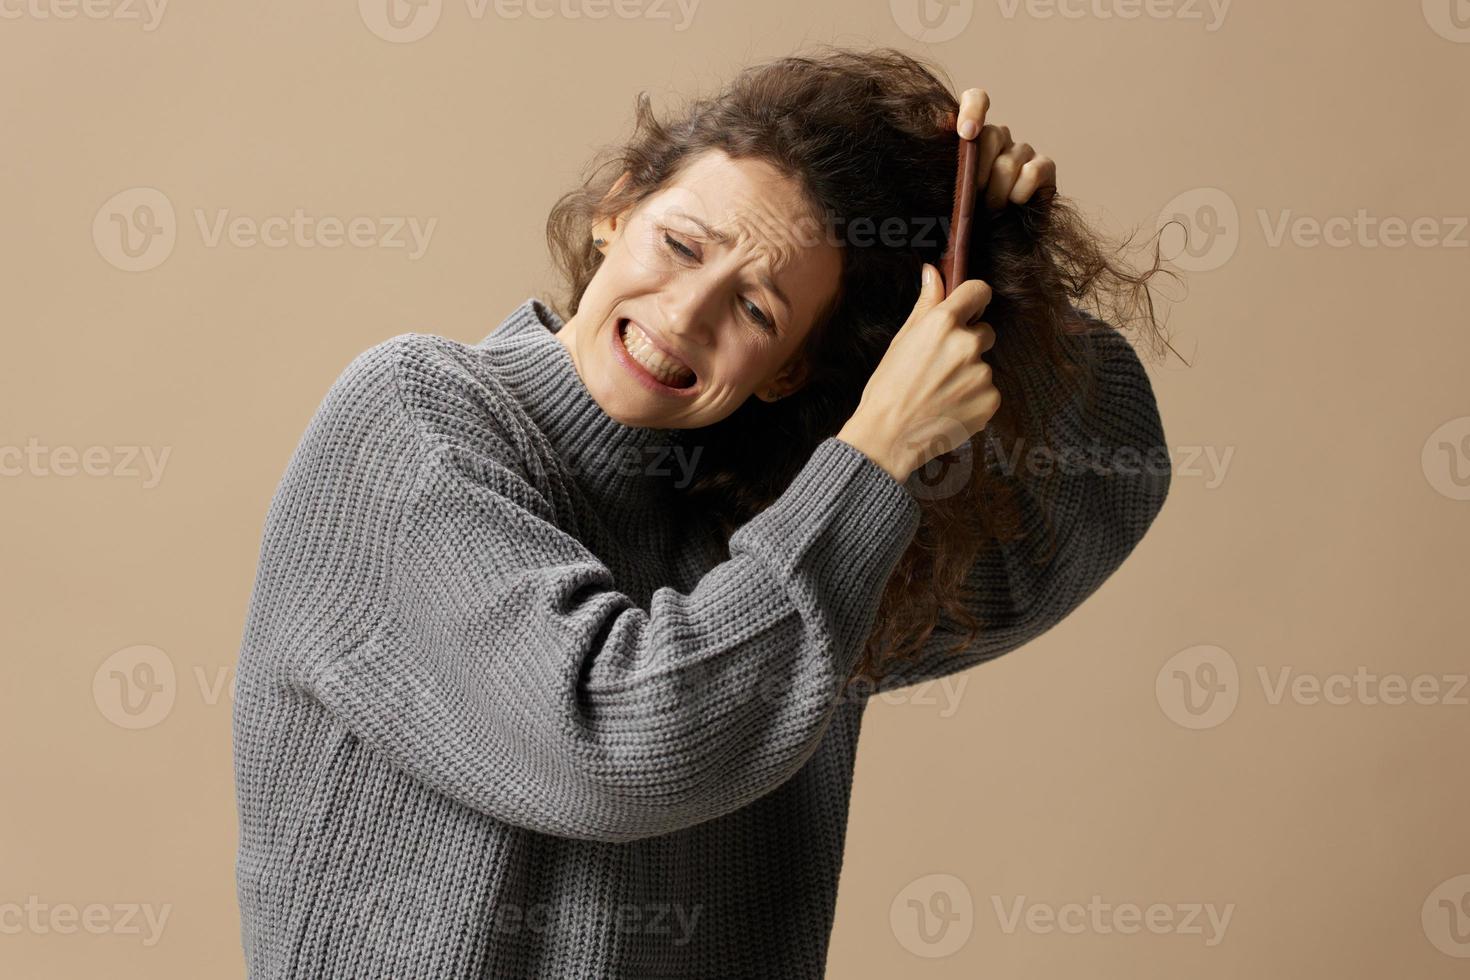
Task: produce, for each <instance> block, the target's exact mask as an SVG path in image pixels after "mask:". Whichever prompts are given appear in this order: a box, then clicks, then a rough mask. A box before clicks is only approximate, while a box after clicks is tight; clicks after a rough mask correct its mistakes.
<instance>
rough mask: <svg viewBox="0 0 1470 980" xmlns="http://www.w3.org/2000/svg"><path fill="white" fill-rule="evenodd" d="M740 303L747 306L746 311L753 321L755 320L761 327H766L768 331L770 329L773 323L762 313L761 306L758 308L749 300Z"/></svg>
mask: <svg viewBox="0 0 1470 980" xmlns="http://www.w3.org/2000/svg"><path fill="white" fill-rule="evenodd" d="M740 302H741V303H743V304H744V305H745V311H746V313H747V314H749V316H750V318H751V319H752V320H754V321H755V322H756V323H758V324H760V325H761V326H763V327H766V328H767V329H769V328H770V326H771V321H770V320H769V319H768V318H767V317H766V315H765V314H764V313H762V312H761V308H760V307H759V306H756V305H755V304H754V303H752V302H751V301H750V300H748V299H742V300H741V301H740Z"/></svg>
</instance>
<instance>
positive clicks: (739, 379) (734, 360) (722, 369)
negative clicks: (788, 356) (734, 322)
mask: <svg viewBox="0 0 1470 980" xmlns="http://www.w3.org/2000/svg"><path fill="white" fill-rule="evenodd" d="M771 360H772V358H771V356H770V352H769V351H766V350H762V349H761V346H760V345H759V344H757V343H755V342H753V341H751V340H750V339H749V338H740V339H738V340H732V341H731V342H730V343H728V344H725V345H724V349H723V350H722V351H721V352H720V362H719V375H720V382H721V384H722V385H723V386H724V387H727V388H731V389H735V390H738V391H740V392H742V393H749V392H751V391H753V390H755V388H756V386H757V385H759V384H760V383H761V381H762V380H763V379H764V378H765V377H766V375H767V374H768V373H769V368H768V362H770V361H771Z"/></svg>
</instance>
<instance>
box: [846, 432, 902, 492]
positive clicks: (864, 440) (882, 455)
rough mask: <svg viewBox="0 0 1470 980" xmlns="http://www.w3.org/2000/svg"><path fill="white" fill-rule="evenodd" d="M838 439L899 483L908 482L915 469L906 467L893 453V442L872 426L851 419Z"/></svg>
mask: <svg viewBox="0 0 1470 980" xmlns="http://www.w3.org/2000/svg"><path fill="white" fill-rule="evenodd" d="M837 438H838V439H840V440H842V441H843V442H845V443H847V444H848V445H849V446H852V447H853V448H854V449H856V450H858V451H859V452H861V453H862V454H863V455H864V456H867V457H868V458H869V459H870V460H872V461H873V462H874V463H875V464H876V465H877V466H878V467H879V468H880V469H882V470H884V471H885V472H886V473H887V474H888V475H889V476H891V477H893V478H894V479H895V480H897V481H898V482H899V483H904V482H905V481H907V480H908V478H909V474H911V473H912V472H913V467H907V468H906V467H905V465H904V463H903V462H902V461H901V460H899V459H898V458H897V454H896V453H894V451H893V440H892V439H887V438H885V437H883V436H882V435H881V434H880V433H879V432H877V431H876V430H875V429H873V428H871V427H870V426H868V425H866V424H864V423H862V422H859V421H857V420H856V419H850V420H848V422H847V423H846V424H845V425H843V427H842V428H841V429H840V430H839V431H838V433H837Z"/></svg>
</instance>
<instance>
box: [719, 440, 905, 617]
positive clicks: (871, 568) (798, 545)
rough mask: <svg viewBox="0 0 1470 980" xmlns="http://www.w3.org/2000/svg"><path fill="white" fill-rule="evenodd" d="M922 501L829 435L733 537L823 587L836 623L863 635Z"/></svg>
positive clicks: (793, 575) (787, 572)
mask: <svg viewBox="0 0 1470 980" xmlns="http://www.w3.org/2000/svg"><path fill="white" fill-rule="evenodd" d="M920 516H921V513H920V508H919V502H918V501H917V500H916V499H915V498H914V495H913V494H912V493H911V492H910V491H909V490H908V488H907V487H906V486H904V484H902V483H900V482H898V481H897V480H895V479H894V478H893V476H892V475H891V474H890V473H889V472H888V471H887V470H885V469H883V467H881V466H879V465H878V464H877V463H875V462H873V460H871V459H870V458H869V457H868V455H867V454H866V453H864V452H863V451H862V450H861V449H858V448H857V447H855V446H853V445H850V444H849V443H846V442H843V441H842V440H841V439H838V438H837V437H836V436H829V437H828V438H826V439H824V440H822V442H820V443H818V445H817V447H816V449H815V450H813V452H812V454H811V457H810V458H809V459H808V460H807V462H806V465H805V466H803V467H802V468H801V470H800V471H798V472H797V474H796V476H795V478H793V479H792V481H791V483H790V485H789V486H788V487H787V488H786V490H785V492H783V493H782V494H781V496H779V497H778V498H776V500H774V501H773V502H772V503H771V504H770V506H768V507H767V508H766V509H765V510H763V511H761V512H760V513H759V514H757V515H756V516H755V517H753V518H751V519H750V520H749V521H747V522H746V523H745V524H744V525H742V526H741V527H740V528H739V529H738V530H736V531H735V533H734V534H733V535H731V537H730V547H731V552H732V553H734V552H735V551H737V550H738V551H746V552H750V551H754V552H757V553H759V554H761V555H763V556H764V557H765V558H766V559H767V560H768V561H771V562H773V563H774V564H775V565H776V567H777V569H778V570H779V571H780V572H781V573H782V576H783V577H784V578H785V579H786V580H787V581H788V582H794V583H801V584H802V585H803V586H807V587H810V588H812V589H815V590H821V591H822V592H823V593H824V594H823V595H822V596H821V597H820V599H821V601H822V602H824V603H825V604H826V605H827V606H828V608H830V609H832V610H833V612H834V613H835V616H834V619H835V621H836V622H837V623H840V624H843V625H844V626H845V625H849V624H851V625H855V626H857V627H858V629H856V630H855V632H861V633H862V634H863V636H859V637H857V640H858V641H861V640H862V639H864V638H865V636H866V627H867V626H868V625H871V622H872V617H873V615H874V613H875V612H876V611H877V610H876V605H877V600H878V599H879V598H881V597H882V593H883V589H884V587H885V586H886V585H887V582H888V577H889V576H890V575H891V574H892V573H893V569H894V566H895V565H897V564H898V560H899V558H900V557H902V556H903V553H904V551H905V550H906V549H907V548H908V546H909V544H910V543H911V542H912V541H913V536H914V532H915V531H916V530H917V529H918V526H919V521H920Z"/></svg>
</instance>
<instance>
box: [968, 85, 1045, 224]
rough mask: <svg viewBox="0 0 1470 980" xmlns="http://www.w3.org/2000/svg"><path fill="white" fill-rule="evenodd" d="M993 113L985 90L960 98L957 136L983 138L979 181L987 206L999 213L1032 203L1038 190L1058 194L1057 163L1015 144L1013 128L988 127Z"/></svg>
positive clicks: (1026, 145)
mask: <svg viewBox="0 0 1470 980" xmlns="http://www.w3.org/2000/svg"><path fill="white" fill-rule="evenodd" d="M989 111H990V96H989V94H987V93H986V91H985V90H984V89H983V88H968V89H965V91H964V92H963V93H961V94H960V111H959V115H958V116H957V117H956V119H955V132H957V133H958V134H959V135H960V136H962V137H964V138H965V139H968V140H972V139H975V138H976V136H977V134H978V136H979V140H980V167H979V170H978V171H977V172H978V174H979V176H978V177H977V180H979V182H980V183H979V186H980V187H981V188H982V189H983V190H984V192H985V206H986V207H988V208H990V209H991V210H999V209H1000V208H1003V207H1005V206H1006V205H1007V204H1023V203H1025V202H1026V201H1029V200H1030V199H1031V195H1033V194H1035V193H1036V191H1037V189H1038V188H1041V187H1050V188H1052V189H1053V190H1055V189H1056V186H1057V165H1056V163H1055V161H1053V160H1052V158H1051V157H1049V156H1044V155H1042V154H1040V153H1037V152H1036V151H1035V150H1033V149H1032V148H1031V144H1030V143H1016V142H1013V141H1012V140H1011V129H1010V127H1009V126H990V125H986V123H985V115H986V113H988V112H989Z"/></svg>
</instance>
